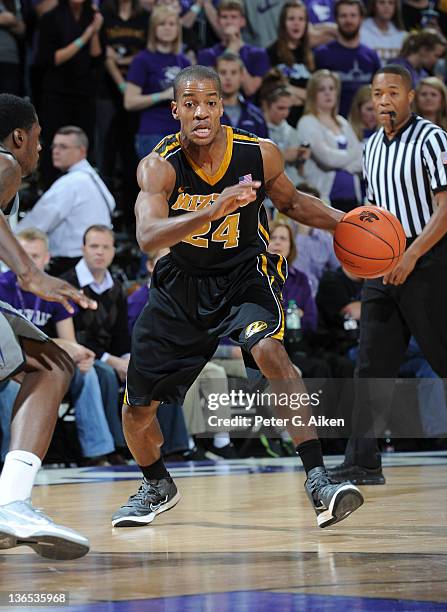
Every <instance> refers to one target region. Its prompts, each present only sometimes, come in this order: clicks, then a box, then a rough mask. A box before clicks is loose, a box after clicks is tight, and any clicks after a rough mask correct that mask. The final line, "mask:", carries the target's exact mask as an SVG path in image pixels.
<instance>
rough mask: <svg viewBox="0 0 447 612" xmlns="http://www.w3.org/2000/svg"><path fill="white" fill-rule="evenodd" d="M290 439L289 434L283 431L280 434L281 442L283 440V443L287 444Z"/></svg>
mask: <svg viewBox="0 0 447 612" xmlns="http://www.w3.org/2000/svg"><path fill="white" fill-rule="evenodd" d="M291 439H292V438H291V437H290V434H289V432H288V431H286V430H285V429H284V430H283V431H282V432H281V440H283V441H284V442H289V441H290V440H291Z"/></svg>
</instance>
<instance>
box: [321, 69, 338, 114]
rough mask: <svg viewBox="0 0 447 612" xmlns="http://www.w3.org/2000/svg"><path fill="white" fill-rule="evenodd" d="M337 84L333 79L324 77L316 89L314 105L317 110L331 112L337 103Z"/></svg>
mask: <svg viewBox="0 0 447 612" xmlns="http://www.w3.org/2000/svg"><path fill="white" fill-rule="evenodd" d="M337 96H338V93H337V86H336V84H335V81H334V79H332V78H331V77H324V78H323V79H321V81H320V84H319V86H318V89H317V97H316V100H315V105H316V107H317V109H318V110H319V111H322V112H331V111H332V110H333V109H334V108H335V107H336V105H337Z"/></svg>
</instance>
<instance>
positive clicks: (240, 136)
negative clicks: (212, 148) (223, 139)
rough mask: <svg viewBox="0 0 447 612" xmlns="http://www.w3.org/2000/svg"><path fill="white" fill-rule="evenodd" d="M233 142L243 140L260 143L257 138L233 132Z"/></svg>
mask: <svg viewBox="0 0 447 612" xmlns="http://www.w3.org/2000/svg"><path fill="white" fill-rule="evenodd" d="M233 140H236V141H237V140H242V141H243V142H259V138H258V137H257V136H248V135H246V134H237V133H236V132H234V131H233Z"/></svg>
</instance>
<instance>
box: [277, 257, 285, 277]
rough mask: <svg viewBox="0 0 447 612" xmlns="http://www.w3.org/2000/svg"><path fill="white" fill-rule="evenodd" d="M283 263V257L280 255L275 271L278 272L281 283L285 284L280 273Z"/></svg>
mask: <svg viewBox="0 0 447 612" xmlns="http://www.w3.org/2000/svg"><path fill="white" fill-rule="evenodd" d="M283 263H284V257H283V256H282V255H280V256H279V260H278V263H277V264H276V269H277V270H278V274H279V276H280V277H281V279H282V281H283V283H285V282H286V277H285V276H284V274H283V273H282V265H283Z"/></svg>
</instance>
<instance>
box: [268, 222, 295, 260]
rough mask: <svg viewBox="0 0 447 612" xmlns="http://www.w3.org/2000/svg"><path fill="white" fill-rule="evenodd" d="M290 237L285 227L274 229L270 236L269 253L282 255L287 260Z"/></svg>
mask: <svg viewBox="0 0 447 612" xmlns="http://www.w3.org/2000/svg"><path fill="white" fill-rule="evenodd" d="M291 246H292V245H291V244H290V236H289V232H288V230H287V228H286V227H276V228H275V229H274V230H273V232H272V233H271V234H270V242H269V247H268V251H269V253H276V254H277V255H282V256H283V257H285V258H286V259H287V257H288V256H289V253H290V247H291Z"/></svg>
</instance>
